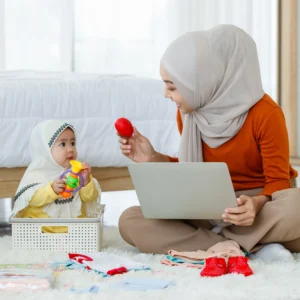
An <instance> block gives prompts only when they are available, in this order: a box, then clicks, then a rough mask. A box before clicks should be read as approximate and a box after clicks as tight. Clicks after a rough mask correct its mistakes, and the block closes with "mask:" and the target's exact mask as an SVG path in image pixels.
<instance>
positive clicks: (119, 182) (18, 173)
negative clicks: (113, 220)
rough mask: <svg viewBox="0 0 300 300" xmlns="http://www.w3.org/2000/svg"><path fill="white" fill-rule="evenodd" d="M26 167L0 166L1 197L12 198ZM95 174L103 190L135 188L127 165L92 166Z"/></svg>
mask: <svg viewBox="0 0 300 300" xmlns="http://www.w3.org/2000/svg"><path fill="white" fill-rule="evenodd" d="M25 170H26V168H25V167H24V168H0V199H1V198H12V197H13V196H14V195H15V193H16V190H17V187H18V185H19V182H20V180H21V178H22V176H23V174H24V172H25ZM92 174H93V176H94V177H95V178H96V179H97V180H98V181H99V183H100V186H101V189H102V191H104V192H107V191H122V190H133V189H134V187H133V183H132V180H131V177H130V174H129V172H128V169H127V167H123V168H114V167H105V168H95V167H94V168H92Z"/></svg>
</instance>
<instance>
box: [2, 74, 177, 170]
mask: <svg viewBox="0 0 300 300" xmlns="http://www.w3.org/2000/svg"><path fill="white" fill-rule="evenodd" d="M163 94H164V84H163V82H162V81H161V80H154V79H146V78H140V77H134V76H128V75H118V76H111V75H96V74H78V73H58V72H37V71H7V72H0V141H1V147H0V167H20V166H27V165H28V164H29V162H30V156H29V147H28V141H29V136H30V133H31V130H32V129H33V127H34V126H35V125H36V124H37V123H38V122H40V121H42V120H45V119H53V118H56V119H63V120H66V121H67V122H70V123H72V124H73V125H74V126H75V128H76V129H77V133H78V141H77V145H78V152H79V157H78V159H80V160H85V161H87V162H88V163H90V164H91V165H92V166H98V167H103V166H115V167H119V166H127V165H128V163H129V159H127V158H126V157H124V156H123V155H122V154H121V151H120V150H119V144H118V141H117V136H116V134H115V128H114V122H115V120H116V119H117V118H119V117H126V118H128V119H130V120H131V121H132V123H133V124H134V125H135V126H136V127H137V129H138V130H139V131H140V132H141V133H142V134H144V135H145V136H147V137H148V138H149V140H150V141H151V143H152V144H153V146H154V148H155V149H156V150H157V151H160V152H163V153H165V154H168V155H172V156H176V155H177V151H178V145H179V139H180V137H179V133H178V130H177V125H176V106H175V104H174V103H172V102H171V101H169V100H168V99H165V98H164V96H163Z"/></svg>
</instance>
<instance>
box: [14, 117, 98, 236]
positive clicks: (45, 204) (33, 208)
mask: <svg viewBox="0 0 300 300" xmlns="http://www.w3.org/2000/svg"><path fill="white" fill-rule="evenodd" d="M29 146H30V155H31V163H30V165H29V167H28V168H27V170H26V172H25V174H24V175H23V178H22V180H21V182H20V185H19V187H18V190H17V193H16V195H15V197H14V208H13V213H14V214H15V216H16V217H18V218H85V217H88V216H91V215H95V214H97V211H98V208H99V205H100V194H101V189H100V186H99V183H98V181H97V180H96V179H94V178H93V177H92V175H91V167H90V166H89V165H88V164H87V163H83V167H84V169H83V170H82V171H81V175H82V177H83V179H84V183H83V187H82V188H81V189H80V190H79V191H78V192H75V193H73V194H72V195H71V197H70V198H67V199H65V198H63V197H62V196H61V193H62V192H63V191H64V189H65V182H66V179H65V178H63V179H60V178H59V177H60V175H61V174H62V173H63V171H65V170H66V169H68V168H70V161H71V160H76V158H77V149H76V134H75V129H74V127H73V126H72V125H71V124H68V123H65V122H62V121H59V120H47V121H44V122H42V123H39V124H38V125H37V126H36V127H35V128H34V129H33V131H32V134H31V137H30V145H29ZM67 175H68V174H67ZM43 232H56V233H61V232H66V227H62V226H60V227H43Z"/></svg>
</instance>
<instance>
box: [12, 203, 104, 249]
mask: <svg viewBox="0 0 300 300" xmlns="http://www.w3.org/2000/svg"><path fill="white" fill-rule="evenodd" d="M103 214H104V206H103V205H102V206H101V209H100V211H99V214H98V216H97V217H95V218H74V219H28V218H14V217H13V216H11V217H10V219H9V222H10V223H11V224H12V247H13V249H23V250H47V251H62V252H99V251H100V250H101V248H102V239H103ZM45 226H52V227H53V226H66V227H68V232H67V233H43V232H42V227H45Z"/></svg>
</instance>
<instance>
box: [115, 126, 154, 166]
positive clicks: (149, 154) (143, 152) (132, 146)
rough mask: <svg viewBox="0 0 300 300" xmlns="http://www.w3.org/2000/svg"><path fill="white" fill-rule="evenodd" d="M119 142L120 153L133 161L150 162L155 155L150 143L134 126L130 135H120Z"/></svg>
mask: <svg viewBox="0 0 300 300" xmlns="http://www.w3.org/2000/svg"><path fill="white" fill-rule="evenodd" d="M117 134H118V133H117ZM118 135H119V134H118ZM119 143H120V149H121V150H122V153H123V154H124V155H125V156H127V157H128V158H130V159H131V160H132V161H134V162H151V161H153V159H154V157H155V154H156V152H155V150H154V148H153V147H152V145H151V143H150V142H149V140H148V139H147V138H146V137H144V136H143V135H141V134H140V133H139V132H138V131H137V129H136V128H135V127H134V129H133V135H132V137H130V138H126V137H122V136H120V138H119Z"/></svg>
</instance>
